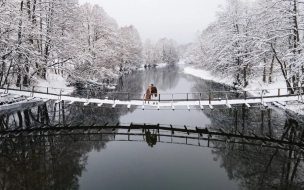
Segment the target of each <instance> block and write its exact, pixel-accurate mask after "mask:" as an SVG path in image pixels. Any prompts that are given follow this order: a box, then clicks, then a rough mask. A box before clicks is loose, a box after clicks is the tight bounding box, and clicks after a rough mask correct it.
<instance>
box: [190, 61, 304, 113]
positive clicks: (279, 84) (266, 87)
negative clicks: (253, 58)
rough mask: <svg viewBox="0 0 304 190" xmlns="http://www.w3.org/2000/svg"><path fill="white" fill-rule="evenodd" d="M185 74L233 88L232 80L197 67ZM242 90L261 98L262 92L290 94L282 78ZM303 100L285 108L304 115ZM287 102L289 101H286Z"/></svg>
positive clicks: (300, 99) (300, 97) (256, 81)
mask: <svg viewBox="0 0 304 190" xmlns="http://www.w3.org/2000/svg"><path fill="white" fill-rule="evenodd" d="M184 72H185V73H186V74H190V75H193V76H196V77H199V78H202V79H204V80H212V81H215V82H218V83H224V84H227V85H231V86H232V85H233V84H232V82H231V81H232V80H231V79H229V78H219V77H216V76H214V75H212V73H211V72H210V71H206V70H203V69H200V68H197V67H195V66H190V67H185V68H184ZM279 89H280V90H279ZM242 90H243V91H248V92H249V93H250V94H252V95H254V96H261V94H262V91H263V92H264V93H263V96H275V95H278V93H279V92H280V95H286V94H288V92H287V88H286V83H285V80H284V78H283V77H282V76H276V77H275V78H274V82H273V83H271V84H264V83H263V82H262V80H259V79H257V80H255V81H251V82H250V84H249V85H248V86H247V87H246V88H244V89H242ZM303 100H304V97H303V96H299V97H298V100H292V101H290V102H289V103H288V104H286V105H285V106H283V107H284V108H285V109H288V110H291V111H293V112H295V113H298V114H301V115H304V103H303ZM286 101H288V100H286ZM284 103H285V102H279V104H284ZM274 105H276V106H277V103H275V104H274ZM277 107H281V108H282V106H277Z"/></svg>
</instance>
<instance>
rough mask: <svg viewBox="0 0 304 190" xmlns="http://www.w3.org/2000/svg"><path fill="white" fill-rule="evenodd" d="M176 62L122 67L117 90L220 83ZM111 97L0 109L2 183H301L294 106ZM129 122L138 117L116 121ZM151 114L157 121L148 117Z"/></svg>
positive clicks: (188, 88) (186, 88)
mask: <svg viewBox="0 0 304 190" xmlns="http://www.w3.org/2000/svg"><path fill="white" fill-rule="evenodd" d="M182 67H183V66H179V67H178V66H175V67H172V66H168V67H162V68H156V69H154V68H153V69H148V70H145V71H138V72H135V73H133V74H131V75H125V76H123V77H122V78H121V79H120V80H119V82H118V91H120V92H130V93H134V94H143V93H144V91H145V89H146V87H147V86H148V85H149V84H150V83H153V84H154V85H156V86H157V88H158V90H159V93H191V92H208V91H211V90H213V91H221V90H227V89H228V87H226V86H223V85H221V84H216V83H213V82H210V81H204V80H202V79H198V78H195V77H192V76H190V75H185V74H183V72H182V70H183V69H182ZM181 96H184V95H181ZM229 96H239V94H231V95H229ZM150 103H151V102H150ZM110 107H111V106H110V105H105V106H104V107H98V106H97V105H89V106H83V105H82V104H79V103H75V104H72V105H69V104H68V102H62V103H60V104H55V102H52V101H50V102H48V103H43V102H41V103H38V104H37V103H36V104H35V105H28V104H27V105H23V106H21V107H20V109H14V110H10V111H1V110H0V114H1V115H0V121H1V122H0V127H1V133H0V148H1V149H0V187H1V189H37V190H38V189H56V190H57V189H64V190H65V189H83V190H84V189H85V190H87V189H89V190H91V189H92V190H95V189H96V190H97V189H303V188H304V187H303V186H304V183H303V182H304V180H303V179H304V178H303V151H302V150H303V145H302V143H303V137H304V133H303V118H302V117H300V116H297V115H295V114H292V113H289V112H285V111H284V112H283V111H282V110H278V109H277V108H275V107H272V106H270V107H268V108H265V107H261V106H260V105H252V107H251V108H250V109H248V108H246V107H244V106H243V105H239V106H233V107H232V109H228V108H226V107H223V106H215V108H214V110H210V109H208V108H206V109H205V110H203V111H202V110H200V109H198V107H195V106H193V107H191V110H190V111H188V110H187V108H186V107H176V110H175V111H173V110H172V109H169V108H163V109H161V110H157V109H155V108H149V107H148V106H146V108H145V110H142V109H141V107H131V109H130V110H128V109H127V108H125V107H117V108H114V109H112V108H110ZM117 123H120V128H119V127H118V128H116V127H115V125H117ZM130 123H133V125H139V124H144V123H145V124H146V126H142V127H141V128H138V129H133V128H132V129H131V130H128V128H124V127H129V126H130ZM156 124H159V126H162V127H164V128H163V129H161V130H159V131H158V130H157V128H153V127H151V128H150V129H148V128H149V127H147V126H152V125H156ZM92 126H93V127H97V128H90V127H92ZM107 126H111V127H108V128H107ZM185 126H186V127H187V130H192V131H191V132H190V133H189V134H188V133H187V131H185ZM76 127H78V128H76ZM196 127H197V129H205V128H207V129H208V132H215V133H216V134H215V133H213V134H212V135H208V134H205V133H202V134H200V133H199V132H196V131H195V130H196ZM19 129H23V130H24V131H23V132H20V131H18V130H19ZM171 129H175V130H171ZM177 129H182V130H184V131H178V130H177ZM9 130H11V132H8V131H9ZM12 130H15V131H12ZM197 131H199V130H197ZM188 132H189V131H188ZM205 132H206V131H205ZM206 133H207V132H206ZM210 134H211V133H210Z"/></svg>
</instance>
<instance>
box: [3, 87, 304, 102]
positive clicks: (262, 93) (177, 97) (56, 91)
mask: <svg viewBox="0 0 304 190" xmlns="http://www.w3.org/2000/svg"><path fill="white" fill-rule="evenodd" d="M1 88H2V89H5V92H6V93H7V92H8V91H9V90H19V91H26V92H30V93H32V94H33V93H37V92H39V93H44V94H50V95H58V96H61V95H68V96H73V97H86V98H100V99H105V98H107V99H113V100H122V101H130V100H144V99H145V94H140V93H131V92H107V91H104V90H100V89H96V90H94V89H81V90H79V89H75V88H56V87H45V86H27V85H20V86H19V87H17V86H15V85H14V86H12V87H11V86H10V85H6V86H5V87H1ZM296 89H297V90H296V91H295V94H293V95H302V94H303V87H298V88H296ZM290 91H291V90H290V88H272V89H256V90H230V91H206V92H190V93H159V94H157V96H156V97H155V96H152V99H151V100H150V101H159V102H160V101H198V100H202V101H203V100H209V102H210V104H211V101H216V100H223V99H227V100H229V99H246V98H251V99H258V98H262V99H263V98H264V97H279V96H282V97H284V96H290V95H291V94H290ZM301 98H302V97H301Z"/></svg>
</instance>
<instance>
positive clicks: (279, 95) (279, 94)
mask: <svg viewBox="0 0 304 190" xmlns="http://www.w3.org/2000/svg"><path fill="white" fill-rule="evenodd" d="M278 96H280V89H279V88H278Z"/></svg>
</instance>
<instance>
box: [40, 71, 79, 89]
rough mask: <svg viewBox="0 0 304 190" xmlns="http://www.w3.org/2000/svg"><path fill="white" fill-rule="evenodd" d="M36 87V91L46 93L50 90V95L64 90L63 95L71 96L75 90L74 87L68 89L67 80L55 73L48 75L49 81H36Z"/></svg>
mask: <svg viewBox="0 0 304 190" xmlns="http://www.w3.org/2000/svg"><path fill="white" fill-rule="evenodd" d="M34 86H35V91H40V92H46V91H47V90H48V92H49V93H60V90H61V89H62V94H70V93H71V92H73V90H74V87H68V82H67V81H66V78H64V77H62V76H60V75H56V74H53V73H48V76H47V80H43V79H36V81H35V82H34Z"/></svg>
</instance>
